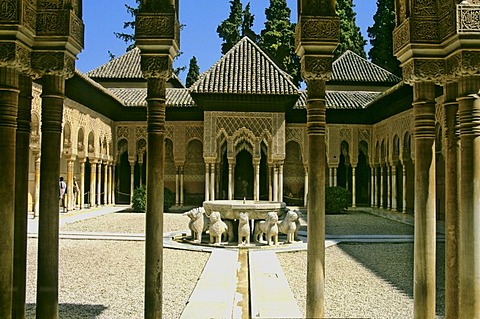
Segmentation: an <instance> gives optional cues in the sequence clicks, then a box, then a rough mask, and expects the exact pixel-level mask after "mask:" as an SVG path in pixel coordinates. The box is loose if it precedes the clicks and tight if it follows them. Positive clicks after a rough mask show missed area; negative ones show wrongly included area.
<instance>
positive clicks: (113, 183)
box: [112, 163, 116, 205]
mask: <svg viewBox="0 0 480 319" xmlns="http://www.w3.org/2000/svg"><path fill="white" fill-rule="evenodd" d="M115 166H116V164H115V163H114V164H113V166H112V204H113V205H115V181H116V179H115Z"/></svg>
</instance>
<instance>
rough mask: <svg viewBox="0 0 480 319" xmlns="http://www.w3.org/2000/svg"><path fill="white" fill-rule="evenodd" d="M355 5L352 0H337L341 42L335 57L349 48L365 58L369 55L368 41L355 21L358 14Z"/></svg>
mask: <svg viewBox="0 0 480 319" xmlns="http://www.w3.org/2000/svg"><path fill="white" fill-rule="evenodd" d="M354 6H355V5H354V4H353V1H352V0H337V15H338V16H339V18H340V44H339V45H338V47H337V49H336V50H335V52H334V55H335V57H339V56H340V55H342V54H343V53H344V52H345V51H347V50H350V51H353V52H355V53H356V54H358V55H359V56H361V57H363V58H366V57H367V55H366V54H365V44H366V43H367V41H365V39H364V38H363V35H362V33H361V32H360V28H359V27H358V26H357V24H356V22H355V16H356V15H357V14H356V13H355V11H353V8H354Z"/></svg>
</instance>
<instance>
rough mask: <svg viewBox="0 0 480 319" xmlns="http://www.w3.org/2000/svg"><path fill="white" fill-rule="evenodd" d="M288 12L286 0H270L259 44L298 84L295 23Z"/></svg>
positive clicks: (298, 64)
mask: <svg viewBox="0 0 480 319" xmlns="http://www.w3.org/2000/svg"><path fill="white" fill-rule="evenodd" d="M290 14H291V10H290V8H289V7H288V5H287V1H286V0H270V6H269V7H268V8H267V9H265V17H266V21H265V28H264V29H263V30H262V31H261V33H260V46H261V47H262V48H263V49H264V50H265V52H267V53H268V54H269V55H270V56H271V57H272V58H273V60H274V61H275V62H276V63H277V65H278V66H280V67H281V68H282V69H283V70H285V71H286V72H287V73H288V74H290V75H291V76H292V78H293V82H294V83H296V84H297V85H299V83H300V81H301V75H300V59H299V58H298V56H297V55H296V54H295V24H294V23H292V22H291V21H290Z"/></svg>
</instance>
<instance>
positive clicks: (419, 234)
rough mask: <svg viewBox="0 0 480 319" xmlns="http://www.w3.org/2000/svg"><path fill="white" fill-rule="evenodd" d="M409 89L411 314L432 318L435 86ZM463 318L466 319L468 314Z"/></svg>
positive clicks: (433, 305)
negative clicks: (412, 225) (412, 179)
mask: <svg viewBox="0 0 480 319" xmlns="http://www.w3.org/2000/svg"><path fill="white" fill-rule="evenodd" d="M413 92H414V99H413V111H414V125H415V208H414V211H415V242H414V289H413V296H414V316H415V318H434V317H435V242H436V237H435V233H436V229H435V198H436V196H435V153H434V152H435V143H434V142H435V85H434V84H433V83H432V82H417V83H414V85H413ZM470 280H471V279H470ZM463 318H468V316H467V317H463ZM470 318H471V317H470Z"/></svg>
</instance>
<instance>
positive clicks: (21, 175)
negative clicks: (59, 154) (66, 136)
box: [12, 76, 32, 318]
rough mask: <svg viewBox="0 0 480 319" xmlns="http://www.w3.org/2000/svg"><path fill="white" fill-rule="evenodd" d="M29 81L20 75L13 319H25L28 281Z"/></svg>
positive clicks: (16, 155)
mask: <svg viewBox="0 0 480 319" xmlns="http://www.w3.org/2000/svg"><path fill="white" fill-rule="evenodd" d="M31 109H32V80H31V78H29V77H26V76H20V96H19V101H18V117H17V134H16V154H15V229H14V258H13V264H14V265H15V267H14V268H13V310H12V317H13V318H25V299H26V282H27V278H26V277H27V224H28V222H27V219H28V170H29V159H30V154H29V151H30V150H29V145H30V122H31Z"/></svg>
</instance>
